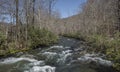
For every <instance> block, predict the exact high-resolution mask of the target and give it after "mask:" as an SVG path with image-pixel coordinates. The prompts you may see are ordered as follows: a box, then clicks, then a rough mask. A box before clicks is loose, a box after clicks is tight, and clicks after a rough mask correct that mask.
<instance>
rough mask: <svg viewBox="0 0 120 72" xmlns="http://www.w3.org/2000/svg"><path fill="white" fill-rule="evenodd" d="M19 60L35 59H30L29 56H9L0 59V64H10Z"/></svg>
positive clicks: (33, 60) (32, 60)
mask: <svg viewBox="0 0 120 72" xmlns="http://www.w3.org/2000/svg"><path fill="white" fill-rule="evenodd" d="M19 61H28V62H35V61H37V60H36V59H31V58H22V57H21V58H14V57H10V58H7V59H4V60H2V61H0V64H12V63H16V62H19Z"/></svg>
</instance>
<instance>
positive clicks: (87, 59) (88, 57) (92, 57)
mask: <svg viewBox="0 0 120 72" xmlns="http://www.w3.org/2000/svg"><path fill="white" fill-rule="evenodd" d="M78 60H80V61H82V62H91V61H93V62H96V63H98V64H101V65H104V66H112V65H113V63H112V62H111V61H108V60H105V59H102V58H101V57H98V56H96V55H95V54H85V55H84V56H82V57H80V58H78Z"/></svg>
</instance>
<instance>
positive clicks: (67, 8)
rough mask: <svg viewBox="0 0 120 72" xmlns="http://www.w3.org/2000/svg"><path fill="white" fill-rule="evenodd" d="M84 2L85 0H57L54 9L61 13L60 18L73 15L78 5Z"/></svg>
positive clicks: (77, 9)
mask: <svg viewBox="0 0 120 72" xmlns="http://www.w3.org/2000/svg"><path fill="white" fill-rule="evenodd" d="M85 2H86V0H57V2H56V4H55V9H57V10H58V11H59V12H60V13H61V18H66V17H69V16H72V15H75V14H76V13H77V12H78V11H79V7H80V5H81V4H83V3H85Z"/></svg>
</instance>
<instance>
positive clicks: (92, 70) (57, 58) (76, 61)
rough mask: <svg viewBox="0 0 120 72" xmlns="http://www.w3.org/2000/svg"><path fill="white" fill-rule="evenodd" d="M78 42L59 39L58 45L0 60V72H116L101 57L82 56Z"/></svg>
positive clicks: (82, 52) (95, 55) (81, 43)
mask: <svg viewBox="0 0 120 72" xmlns="http://www.w3.org/2000/svg"><path fill="white" fill-rule="evenodd" d="M86 49H87V46H85V44H84V43H83V42H81V41H79V40H76V39H71V38H65V37H62V38H61V39H60V40H59V43H58V44H55V45H53V46H50V47H48V48H38V49H36V50H32V51H29V52H26V53H22V52H21V53H18V54H16V56H13V57H8V58H5V59H1V60H0V72H115V71H114V70H113V69H112V67H111V66H112V62H111V61H108V60H105V59H104V58H105V56H104V55H100V54H89V53H85V50H86Z"/></svg>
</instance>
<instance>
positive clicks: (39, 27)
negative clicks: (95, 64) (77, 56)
mask: <svg viewBox="0 0 120 72" xmlns="http://www.w3.org/2000/svg"><path fill="white" fill-rule="evenodd" d="M56 2H57V0H0V59H2V58H6V57H9V56H13V55H14V54H17V53H20V52H28V51H32V50H35V49H37V48H44V47H49V46H51V45H54V44H57V43H58V42H59V39H60V38H61V37H67V38H73V39H76V40H79V41H82V42H84V43H85V45H86V46H88V47H89V48H87V49H86V50H85V53H100V54H104V55H105V59H107V60H109V61H112V62H113V65H112V68H113V69H114V70H115V71H116V72H119V71H120V0H86V2H85V3H83V4H82V5H80V6H79V7H78V9H79V11H77V14H75V15H72V16H69V17H66V18H61V13H60V12H59V11H58V10H57V9H56V10H55V9H54V7H55V4H56ZM75 45H77V43H76V44H75ZM73 49H74V48H73ZM78 53H80V52H78ZM0 66H1V61H0ZM115 71H114V72H115ZM0 72H2V71H1V70H0ZM4 72H5V71H4ZM11 72H19V71H11ZM20 72H21V71H20ZM22 72H25V71H22ZM26 72H54V71H26ZM55 72H59V71H55ZM61 72H67V71H61ZM68 72H70V71H68ZM71 72H73V71H71ZM75 72H79V71H75ZM80 72H82V71H80ZM83 72H87V71H83ZM91 72H94V71H91ZM95 72H96V71H95ZM98 72H107V71H98ZM108 72H113V71H108Z"/></svg>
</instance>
